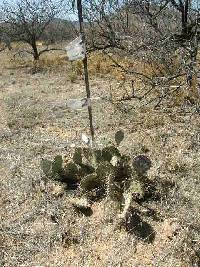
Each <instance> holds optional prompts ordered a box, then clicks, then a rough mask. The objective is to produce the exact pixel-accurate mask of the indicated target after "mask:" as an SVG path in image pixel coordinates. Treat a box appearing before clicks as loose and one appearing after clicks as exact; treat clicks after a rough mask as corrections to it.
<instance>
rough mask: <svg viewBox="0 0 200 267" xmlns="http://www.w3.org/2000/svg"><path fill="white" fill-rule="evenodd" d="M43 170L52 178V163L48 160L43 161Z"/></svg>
mask: <svg viewBox="0 0 200 267" xmlns="http://www.w3.org/2000/svg"><path fill="white" fill-rule="evenodd" d="M41 169H42V171H43V172H44V174H45V175H46V176H47V177H50V176H51V174H52V162H51V161H50V160H47V159H42V161H41Z"/></svg>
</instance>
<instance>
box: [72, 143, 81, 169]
mask: <svg viewBox="0 0 200 267" xmlns="http://www.w3.org/2000/svg"><path fill="white" fill-rule="evenodd" d="M73 161H74V163H76V164H78V165H81V164H82V148H81V147H77V148H76V149H75V152H74V155H73Z"/></svg>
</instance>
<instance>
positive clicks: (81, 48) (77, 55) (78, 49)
mask: <svg viewBox="0 0 200 267" xmlns="http://www.w3.org/2000/svg"><path fill="white" fill-rule="evenodd" d="M66 51H67V56H68V58H69V60H70V61H74V60H79V59H84V58H85V55H86V48H85V44H84V43H83V41H82V38H81V36H79V37H78V38H76V39H75V40H73V41H72V42H71V43H69V44H68V45H67V46H66Z"/></svg>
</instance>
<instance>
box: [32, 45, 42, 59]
mask: <svg viewBox="0 0 200 267" xmlns="http://www.w3.org/2000/svg"><path fill="white" fill-rule="evenodd" d="M31 46H32V49H33V57H34V60H39V57H40V55H39V52H38V49H37V45H36V41H34V42H32V44H31Z"/></svg>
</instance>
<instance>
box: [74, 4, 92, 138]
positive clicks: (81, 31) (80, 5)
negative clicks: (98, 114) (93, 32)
mask: <svg viewBox="0 0 200 267" xmlns="http://www.w3.org/2000/svg"><path fill="white" fill-rule="evenodd" d="M77 10H78V19H79V27H80V34H81V38H82V42H83V44H84V45H85V43H86V41H85V32H84V25H83V9H82V0H77ZM83 66H84V76H85V88H86V94H87V99H88V114H89V121H90V133H91V138H92V142H93V141H94V127H93V120H92V106H91V99H90V84H89V75H88V62H87V54H85V57H84V59H83Z"/></svg>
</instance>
